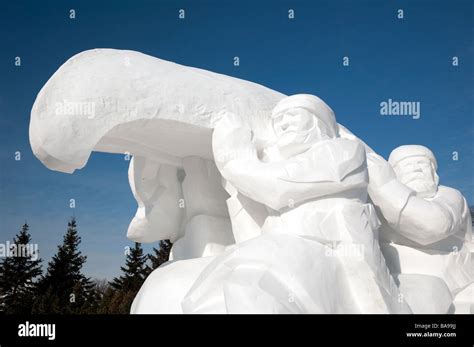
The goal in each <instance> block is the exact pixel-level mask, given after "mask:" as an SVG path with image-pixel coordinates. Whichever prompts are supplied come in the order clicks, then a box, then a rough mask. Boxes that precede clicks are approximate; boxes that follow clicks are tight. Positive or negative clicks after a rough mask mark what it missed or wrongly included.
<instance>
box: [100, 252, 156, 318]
mask: <svg viewBox="0 0 474 347" xmlns="http://www.w3.org/2000/svg"><path fill="white" fill-rule="evenodd" d="M147 258H148V257H147V256H146V255H144V254H143V249H142V247H141V245H140V244H139V243H135V246H134V248H131V249H130V250H129V252H128V253H127V258H126V261H125V266H122V267H120V269H121V270H122V272H123V274H122V275H121V276H120V277H118V278H114V279H113V280H112V282H110V286H111V288H110V289H109V290H107V291H106V293H105V294H104V299H103V304H102V305H101V308H100V312H102V313H121V314H128V313H129V312H130V307H131V305H132V302H133V299H134V298H135V296H136V294H137V293H138V290H139V289H140V287H141V286H142V284H143V282H144V281H145V278H146V276H147V273H148V271H147V266H146V262H147Z"/></svg>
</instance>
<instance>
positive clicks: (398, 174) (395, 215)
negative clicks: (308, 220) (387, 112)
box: [368, 145, 474, 313]
mask: <svg viewBox="0 0 474 347" xmlns="http://www.w3.org/2000/svg"><path fill="white" fill-rule="evenodd" d="M368 162H369V172H370V179H371V181H370V182H371V184H370V186H369V192H370V197H371V199H372V201H373V203H374V204H375V206H376V207H377V209H378V211H379V212H380V213H379V215H380V216H381V220H382V226H381V229H380V233H381V247H382V251H383V253H384V256H385V258H386V259H387V263H388V264H389V267H390V268H391V272H392V273H393V274H394V276H395V277H397V278H398V282H399V283H400V286H401V287H400V288H401V290H402V292H403V294H404V295H405V296H406V300H407V301H408V303H409V304H410V306H411V307H412V308H416V309H415V310H414V311H415V313H447V312H449V311H450V310H451V311H452V310H453V308H452V307H451V305H452V302H453V298H455V297H456V295H458V294H459V293H460V292H461V291H462V290H463V289H465V288H467V287H468V286H469V285H471V284H472V283H473V281H474V264H473V260H472V257H471V253H472V250H473V247H472V245H473V239H472V223H471V216H470V211H469V207H468V205H467V202H466V199H464V197H463V196H462V195H461V193H460V192H459V191H457V190H455V189H453V188H449V187H445V186H438V183H439V177H438V175H437V173H436V170H437V162H436V158H435V156H434V154H433V153H432V152H431V151H430V150H429V149H428V148H426V147H424V146H418V145H406V146H400V147H398V148H396V149H394V150H393V151H392V153H391V154H390V158H389V160H388V162H386V161H385V160H384V159H383V158H381V157H380V156H377V155H376V154H375V153H372V154H369V155H368ZM466 290H472V289H469V288H467V289H466ZM430 293H432V294H430ZM461 297H462V296H461ZM473 299H474V297H471V303H472V302H473ZM435 301H436V304H434V303H435ZM466 305H467V306H469V305H470V304H469V303H468V302H463V303H462V304H461V303H460V305H459V306H460V310H462V311H464V312H466V310H470V308H469V307H466ZM463 306H464V307H463Z"/></svg>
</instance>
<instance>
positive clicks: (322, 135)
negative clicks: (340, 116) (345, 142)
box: [272, 94, 339, 155]
mask: <svg viewBox="0 0 474 347" xmlns="http://www.w3.org/2000/svg"><path fill="white" fill-rule="evenodd" d="M272 126H273V131H274V132H275V135H276V138H277V146H278V147H279V149H280V151H282V152H286V153H287V154H290V155H291V153H298V152H301V151H304V150H306V149H308V148H309V147H311V145H312V144H314V143H316V142H318V141H321V140H325V139H331V138H335V137H338V136H339V127H338V124H337V122H336V117H335V115H334V112H333V110H331V108H330V107H329V106H328V105H327V104H326V103H325V102H324V101H322V100H321V99H320V98H318V97H317V96H314V95H309V94H296V95H292V96H289V97H286V98H284V99H282V100H280V101H279V102H278V104H277V105H276V106H275V108H274V109H273V111H272Z"/></svg>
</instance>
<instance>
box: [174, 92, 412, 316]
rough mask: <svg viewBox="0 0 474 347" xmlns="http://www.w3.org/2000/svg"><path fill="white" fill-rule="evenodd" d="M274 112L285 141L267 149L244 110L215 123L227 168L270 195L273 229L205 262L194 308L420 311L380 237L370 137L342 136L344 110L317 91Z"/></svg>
mask: <svg viewBox="0 0 474 347" xmlns="http://www.w3.org/2000/svg"><path fill="white" fill-rule="evenodd" d="M271 118H272V127H273V130H274V133H275V141H274V143H273V144H270V145H269V146H268V147H267V148H265V149H264V150H263V151H262V153H258V149H257V148H256V146H255V142H256V141H255V140H254V139H252V131H251V129H250V128H248V127H246V126H245V125H244V124H243V123H242V121H241V120H240V118H239V117H237V116H235V115H232V114H228V115H227V117H225V118H223V119H222V120H221V121H220V122H219V123H218V124H217V126H216V128H215V129H214V136H213V148H214V157H215V158H216V163H217V166H218V168H219V170H220V172H221V173H222V175H223V177H224V178H225V179H226V180H227V181H228V182H230V183H231V184H232V185H233V186H234V187H236V188H237V190H238V191H239V192H241V193H242V194H244V195H245V196H247V197H249V198H251V199H252V200H254V201H257V202H260V203H262V204H264V205H265V206H266V208H267V211H268V218H267V220H266V221H265V223H264V225H263V228H262V233H263V234H264V235H262V236H260V237H256V238H254V239H251V240H248V241H246V242H243V243H240V244H238V245H237V246H236V247H234V248H231V249H229V250H228V251H227V252H225V253H223V254H222V255H220V256H218V257H216V259H215V260H214V261H213V262H212V263H210V264H209V265H208V266H207V267H206V268H205V269H204V271H203V273H202V274H201V276H200V277H199V278H198V279H197V281H196V282H195V284H194V285H193V287H192V288H191V290H190V292H189V293H188V294H187V296H186V298H185V300H184V301H183V310H184V312H189V313H243V312H255V313H258V312H260V313H336V312H339V313H342V312H351V313H354V312H359V313H398V312H410V311H409V308H408V306H407V305H406V304H405V303H404V302H401V303H400V302H399V292H398V288H397V286H396V285H395V283H394V282H393V279H392V278H391V276H390V274H389V271H388V268H387V267H386V264H385V260H384V258H383V256H382V254H381V251H380V248H379V245H378V242H377V236H376V232H377V229H376V228H377V227H378V220H377V217H376V215H375V210H373V209H372V208H371V207H372V206H371V205H370V204H367V185H368V175H367V167H366V159H365V149H364V146H363V145H362V144H361V143H360V142H359V141H353V140H348V139H342V138H340V136H339V129H338V125H337V123H336V119H335V116H334V112H333V111H332V110H331V109H330V108H329V107H328V106H327V105H326V104H325V103H324V102H323V101H322V100H321V99H319V98H317V97H315V96H312V95H304V94H300V95H293V96H290V97H287V98H285V99H282V100H281V101H280V102H279V103H278V104H277V105H276V106H275V108H274V109H273V112H272V116H271ZM352 250H359V252H358V254H357V253H356V255H359V256H360V257H359V258H357V257H354V255H352V254H350V252H349V251H352ZM344 252H347V253H348V254H344ZM309 274H311V275H309ZM321 283H326V284H328V285H329V288H331V290H322V289H321V287H325V286H322V285H321ZM336 288H337V290H335V289H336Z"/></svg>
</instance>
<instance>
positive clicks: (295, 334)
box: [0, 315, 474, 347]
mask: <svg viewBox="0 0 474 347" xmlns="http://www.w3.org/2000/svg"><path fill="white" fill-rule="evenodd" d="M473 323H474V316H472V315H442V316H441V315H298V316H289V315H227V316H223V315H182V316H178V315H130V316H127V315H123V316H121V315H64V316H46V315H45V316H41V315H37V316H18V315H4V316H0V347H9V346H18V345H35V346H37V345H55V346H70V345H74V346H76V345H78V344H86V345H91V346H96V345H97V344H98V343H104V344H106V345H110V343H113V342H118V343H120V346H124V345H125V344H130V345H131V346H135V345H139V344H141V343H147V344H150V343H151V344H152V345H160V344H163V343H168V342H170V343H174V344H176V343H181V341H182V340H183V339H184V340H186V339H190V340H192V341H193V343H197V344H202V343H204V344H214V343H216V344H217V343H218V344H220V345H222V344H231V345H233V346H234V345H235V344H236V343H245V344H252V345H254V344H255V343H258V342H262V343H265V346H267V345H268V344H269V342H270V341H271V340H275V341H278V342H283V341H284V340H285V339H290V340H289V341H290V342H291V343H292V344H296V343H298V341H301V343H305V344H308V343H309V344H317V343H318V341H319V342H324V344H323V345H327V343H328V342H331V343H338V344H339V343H354V342H356V343H359V342H360V343H366V342H370V343H378V344H382V343H383V344H384V345H385V344H390V345H424V344H429V345H433V344H438V345H443V346H446V345H466V346H473V344H474V324H473Z"/></svg>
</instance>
